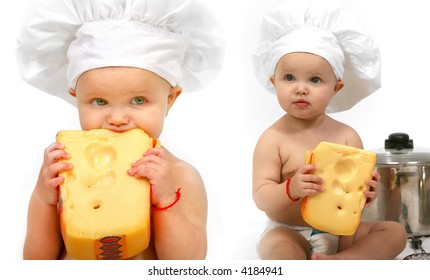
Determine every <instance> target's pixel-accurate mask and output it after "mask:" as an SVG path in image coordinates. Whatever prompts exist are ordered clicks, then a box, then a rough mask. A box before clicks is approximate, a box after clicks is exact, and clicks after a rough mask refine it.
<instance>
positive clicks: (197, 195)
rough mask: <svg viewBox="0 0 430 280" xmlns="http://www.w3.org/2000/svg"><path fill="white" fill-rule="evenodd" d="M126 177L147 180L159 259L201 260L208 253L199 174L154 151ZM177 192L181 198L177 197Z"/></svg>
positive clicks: (163, 151)
mask: <svg viewBox="0 0 430 280" xmlns="http://www.w3.org/2000/svg"><path fill="white" fill-rule="evenodd" d="M128 173H129V175H131V176H135V177H138V178H147V179H148V180H149V182H150V184H151V190H152V194H151V201H152V205H153V207H154V211H153V225H154V239H155V248H156V252H157V256H158V258H159V259H204V258H205V256H206V252H207V236H206V220H207V198H206V192H205V189H204V184H203V181H202V179H201V177H200V174H199V173H198V171H197V170H196V169H195V168H194V167H192V166H191V165H189V164H187V163H185V162H183V161H181V160H179V159H177V158H176V157H174V156H173V155H172V154H171V153H169V152H168V151H167V150H166V149H164V148H153V149H150V150H148V151H147V152H146V153H145V154H144V155H143V157H142V159H140V160H138V161H137V162H135V163H133V164H132V166H131V169H130V170H129V171H128ZM179 188H181V190H180V193H181V196H180V197H178V194H177V192H178V189H179ZM170 206H171V207H170ZM157 208H158V209H160V210H156V209H157Z"/></svg>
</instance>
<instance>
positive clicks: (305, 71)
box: [271, 52, 343, 119]
mask: <svg viewBox="0 0 430 280" xmlns="http://www.w3.org/2000/svg"><path fill="white" fill-rule="evenodd" d="M271 81H272V83H273V85H274V87H275V89H276V95H277V97H278V101H279V103H280V105H281V107H282V108H283V109H284V110H285V111H286V112H287V113H289V114H292V115H295V116H297V117H300V118H305V119H312V118H315V117H317V116H320V115H322V114H324V113H325V110H326V108H327V106H328V104H329V103H330V101H331V99H332V97H333V96H334V95H335V94H336V93H337V92H338V91H339V90H340V89H341V88H342V87H343V82H341V81H338V80H337V79H336V77H335V75H334V73H333V69H332V68H331V66H330V64H329V63H328V62H327V61H326V60H325V59H324V58H322V57H321V56H318V55H315V54H311V53H301V52H297V53H289V54H287V55H284V56H283V57H281V59H280V60H279V62H278V65H277V66H276V69H275V75H274V76H272V77H271Z"/></svg>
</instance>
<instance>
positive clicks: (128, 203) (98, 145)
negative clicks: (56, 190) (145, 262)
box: [57, 129, 155, 259]
mask: <svg viewBox="0 0 430 280" xmlns="http://www.w3.org/2000/svg"><path fill="white" fill-rule="evenodd" d="M57 141H58V142H59V143H62V144H64V145H65V150H66V151H67V152H68V153H69V154H70V155H71V158H70V159H68V160H67V162H71V163H72V164H73V169H72V170H71V171H66V172H62V173H61V174H60V175H61V176H64V178H65V181H64V183H63V184H62V185H61V186H60V216H61V231H62V236H63V240H64V243H65V246H66V249H67V253H68V254H69V255H70V256H71V257H73V258H77V259H125V258H129V257H132V256H134V255H136V254H138V253H139V252H141V251H143V250H145V249H146V248H147V246H148V243H149V238H150V205H151V203H150V186H149V182H148V180H146V179H137V178H135V177H132V176H130V175H128V174H127V170H128V169H130V168H131V164H132V163H133V162H135V161H136V160H138V159H139V158H141V157H142V155H143V153H144V152H145V151H147V150H148V149H150V148H152V147H153V146H154V143H155V141H153V140H152V139H151V138H150V137H149V136H148V135H147V134H146V133H145V132H144V131H143V130H140V129H132V130H129V131H126V132H123V133H116V132H112V131H110V130H105V129H94V130H89V131H79V130H70V131H60V132H58V134H57Z"/></svg>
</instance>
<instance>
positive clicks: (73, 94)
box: [69, 88, 76, 97]
mask: <svg viewBox="0 0 430 280" xmlns="http://www.w3.org/2000/svg"><path fill="white" fill-rule="evenodd" d="M69 94H70V95H71V96H74V97H76V90H74V89H72V88H69Z"/></svg>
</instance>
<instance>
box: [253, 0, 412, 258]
mask: <svg viewBox="0 0 430 280" xmlns="http://www.w3.org/2000/svg"><path fill="white" fill-rule="evenodd" d="M253 58H254V66H255V72H256V75H257V78H258V79H259V81H260V82H261V83H262V85H263V86H264V87H266V88H267V89H268V90H269V91H272V92H275V93H276V96H277V98H278V102H279V105H280V106H281V107H282V109H283V110H284V111H285V112H286V114H285V115H284V116H282V117H281V118H280V119H279V120H278V121H276V122H275V123H274V124H273V125H272V126H270V127H269V128H268V129H267V130H266V131H265V132H264V133H263V134H262V135H261V137H260V139H259V141H258V143H257V145H256V147H255V152H254V159H253V198H254V201H255V203H256V205H257V207H258V208H259V209H261V210H262V211H264V212H265V213H266V215H267V217H268V221H267V225H266V229H265V231H264V233H263V234H262V237H261V240H260V242H259V245H258V252H259V255H260V257H261V258H262V259H309V258H312V259H393V258H395V257H396V256H397V255H398V254H399V253H400V252H401V251H402V250H403V249H404V247H405V245H406V234H405V230H404V228H403V226H402V225H400V224H399V223H395V222H385V221H384V222H367V223H364V222H362V223H361V224H360V225H359V227H358V229H357V231H356V232H355V234H354V235H351V236H340V237H339V236H334V235H331V234H328V233H321V232H318V231H316V230H314V229H312V228H311V227H309V225H307V224H306V222H305V221H304V220H303V218H302V216H301V213H300V206H301V199H303V198H304V197H306V196H311V195H315V194H316V193H318V192H323V191H324V187H323V185H324V182H323V180H322V179H321V178H319V177H317V176H314V175H311V174H309V173H310V171H312V170H315V169H317V168H318V166H313V165H309V164H305V162H304V154H305V151H307V150H313V149H314V148H315V147H316V146H317V145H318V143H320V142H321V141H328V142H334V143H339V144H343V145H349V146H353V147H357V148H363V144H362V141H361V139H360V137H359V135H358V134H357V132H356V131H355V130H354V129H353V128H351V127H349V126H348V125H346V124H343V123H341V122H338V121H336V120H334V119H333V118H331V117H330V116H329V115H327V113H328V112H338V111H342V110H346V109H349V108H351V107H352V106H353V105H354V104H355V103H357V102H358V101H360V100H361V99H362V98H364V97H366V96H367V95H369V94H371V93H372V92H373V91H375V90H376V89H377V88H378V87H379V85H380V56H379V50H378V49H377V48H376V46H375V44H374V42H373V40H372V39H371V38H370V37H369V36H368V35H367V34H366V32H365V31H364V30H363V29H362V28H361V27H360V25H359V24H358V23H357V22H356V21H354V19H353V17H352V16H351V15H350V14H348V13H347V11H346V10H345V9H343V8H342V7H341V6H339V5H338V3H337V2H335V1H306V0H291V1H286V3H285V4H284V5H282V6H280V7H278V8H276V9H274V10H272V11H270V12H269V13H268V14H267V15H266V16H265V18H264V20H263V23H262V29H261V45H260V47H259V49H258V50H257V52H256V54H255V55H254V57H253ZM379 178H380V175H379V174H378V173H377V172H374V173H373V179H372V180H367V181H366V182H365V183H366V184H368V185H369V186H370V190H369V191H365V192H364V195H365V196H366V197H367V203H366V206H369V204H370V203H371V202H372V201H373V200H374V199H375V198H376V194H377V189H378V181H379Z"/></svg>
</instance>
